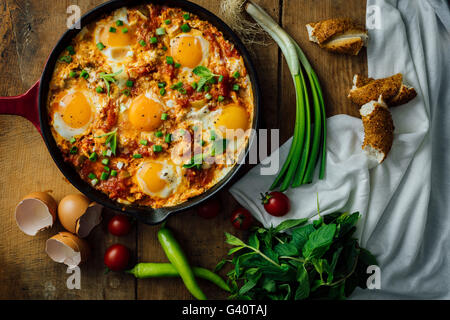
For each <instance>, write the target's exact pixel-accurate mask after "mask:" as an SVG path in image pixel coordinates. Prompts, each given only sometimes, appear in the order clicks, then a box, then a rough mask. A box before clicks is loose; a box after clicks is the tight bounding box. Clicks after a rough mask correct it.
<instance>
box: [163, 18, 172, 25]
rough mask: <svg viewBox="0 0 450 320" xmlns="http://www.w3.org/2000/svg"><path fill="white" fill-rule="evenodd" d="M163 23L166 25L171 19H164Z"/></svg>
mask: <svg viewBox="0 0 450 320" xmlns="http://www.w3.org/2000/svg"><path fill="white" fill-rule="evenodd" d="M164 23H165V24H167V25H168V24H171V23H172V20H170V19H166V20H164Z"/></svg>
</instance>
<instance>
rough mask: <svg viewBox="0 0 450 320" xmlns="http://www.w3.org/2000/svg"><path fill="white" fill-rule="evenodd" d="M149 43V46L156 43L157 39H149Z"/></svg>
mask: <svg viewBox="0 0 450 320" xmlns="http://www.w3.org/2000/svg"><path fill="white" fill-rule="evenodd" d="M150 43H151V44H155V43H158V38H157V37H151V38H150Z"/></svg>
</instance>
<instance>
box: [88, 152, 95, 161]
mask: <svg viewBox="0 0 450 320" xmlns="http://www.w3.org/2000/svg"><path fill="white" fill-rule="evenodd" d="M89 160H91V161H96V160H97V154H96V153H95V152H92V153H91V154H90V155H89Z"/></svg>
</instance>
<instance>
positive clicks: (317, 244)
mask: <svg viewBox="0 0 450 320" xmlns="http://www.w3.org/2000/svg"><path fill="white" fill-rule="evenodd" d="M335 232H336V225H335V224H324V225H322V226H321V227H320V228H319V229H317V230H316V231H314V232H312V233H311V234H310V235H309V239H308V241H307V242H306V243H305V246H304V247H303V256H304V257H305V259H312V258H320V257H321V256H322V255H323V254H324V253H325V252H326V251H327V250H328V248H329V247H330V245H331V243H332V242H333V237H334V234H335Z"/></svg>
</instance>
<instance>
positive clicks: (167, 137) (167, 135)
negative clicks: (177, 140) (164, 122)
mask: <svg viewBox="0 0 450 320" xmlns="http://www.w3.org/2000/svg"><path fill="white" fill-rule="evenodd" d="M164 141H165V142H167V143H170V142H171V141H172V134H171V133H168V134H166V137H165V138H164Z"/></svg>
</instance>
